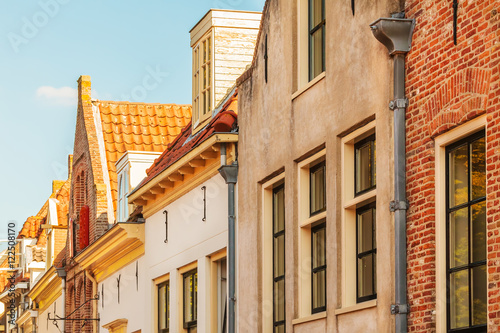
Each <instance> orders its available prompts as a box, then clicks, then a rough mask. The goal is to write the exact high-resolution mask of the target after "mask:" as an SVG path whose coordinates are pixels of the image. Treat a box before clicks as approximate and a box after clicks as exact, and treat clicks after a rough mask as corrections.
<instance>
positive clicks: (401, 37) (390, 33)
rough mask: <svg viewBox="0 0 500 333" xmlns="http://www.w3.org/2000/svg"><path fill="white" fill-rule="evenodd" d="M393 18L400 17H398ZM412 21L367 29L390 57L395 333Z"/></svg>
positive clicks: (402, 322) (399, 327) (402, 324)
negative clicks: (392, 57) (391, 68)
mask: <svg viewBox="0 0 500 333" xmlns="http://www.w3.org/2000/svg"><path fill="white" fill-rule="evenodd" d="M397 16H400V17H401V16H402V17H404V15H401V14H398V15H397ZM414 26H415V21H414V20H411V19H404V18H397V17H392V18H380V19H378V20H377V21H375V22H373V23H372V24H371V25H370V28H371V29H372V32H373V35H374V36H375V38H377V39H378V40H379V41H380V42H381V43H382V44H384V45H385V46H386V47H387V49H388V50H389V54H390V55H394V100H393V101H391V102H390V103H389V107H390V108H391V110H394V201H392V202H391V205H390V209H391V211H392V212H394V229H395V249H394V251H395V301H396V304H393V305H391V313H392V314H394V315H396V333H406V332H407V330H408V318H407V315H408V312H409V307H408V304H407V297H406V294H407V289H406V265H407V263H406V250H407V247H406V210H407V209H408V203H407V199H406V107H407V105H408V100H407V99H406V97H405V55H406V53H408V52H409V51H410V47H411V38H412V35H413V29H414Z"/></svg>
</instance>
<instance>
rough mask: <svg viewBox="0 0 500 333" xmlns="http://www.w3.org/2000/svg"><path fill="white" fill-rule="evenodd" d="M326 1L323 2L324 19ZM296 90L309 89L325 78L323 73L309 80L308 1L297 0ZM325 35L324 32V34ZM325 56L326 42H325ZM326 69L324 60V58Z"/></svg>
mask: <svg viewBox="0 0 500 333" xmlns="http://www.w3.org/2000/svg"><path fill="white" fill-rule="evenodd" d="M327 5H328V1H325V18H326V13H327V11H326V8H327ZM297 29H298V31H297V37H298V43H297V47H298V50H297V66H298V68H297V69H298V70H297V75H298V77H297V83H298V84H297V88H298V89H297V90H298V92H302V90H304V89H307V88H309V87H310V86H312V85H314V84H315V83H316V82H318V81H320V80H321V79H323V78H324V77H325V71H323V72H322V73H320V74H319V75H317V76H316V77H314V78H312V79H310V77H309V51H310V50H309V0H297ZM325 34H326V32H325ZM325 54H326V41H325ZM325 67H326V58H325ZM297 95H298V94H297Z"/></svg>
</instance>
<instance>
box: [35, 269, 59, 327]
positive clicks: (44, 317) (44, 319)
mask: <svg viewBox="0 0 500 333" xmlns="http://www.w3.org/2000/svg"><path fill="white" fill-rule="evenodd" d="M57 279H59V278H58V277H57ZM63 308H64V303H63V299H62V295H59V297H57V299H56V300H55V302H53V303H52V304H51V305H50V306H48V307H47V308H46V309H45V310H44V311H42V312H39V313H38V319H37V327H38V331H37V332H38V333H60V332H61V331H60V330H59V329H58V328H57V326H56V325H54V321H53V320H48V315H49V314H50V318H54V317H55V315H58V316H59V317H62V315H63ZM57 325H59V328H62V327H63V322H62V321H61V320H58V321H57Z"/></svg>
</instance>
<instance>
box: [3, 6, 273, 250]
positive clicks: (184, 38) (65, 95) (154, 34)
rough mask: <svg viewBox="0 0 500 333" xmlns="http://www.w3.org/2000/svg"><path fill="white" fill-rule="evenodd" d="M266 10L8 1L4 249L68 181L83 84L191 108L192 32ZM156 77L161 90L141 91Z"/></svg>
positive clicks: (117, 96) (101, 95)
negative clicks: (58, 183) (218, 19)
mask: <svg viewBox="0 0 500 333" xmlns="http://www.w3.org/2000/svg"><path fill="white" fill-rule="evenodd" d="M264 2H265V1H264V0H182V1H181V0H145V1H144V0H143V1H139V0H136V1H132V0H121V1H109V0H108V1H103V0H85V1H81V0H80V1H77V0H23V1H0V126H1V130H0V156H1V157H0V161H1V162H0V209H1V214H0V216H1V217H0V239H5V238H6V236H7V225H8V223H9V222H15V223H16V225H17V227H16V230H20V228H21V227H22V224H23V223H24V221H26V219H27V218H28V217H29V216H33V215H36V214H37V213H38V211H39V210H40V209H41V208H42V206H43V204H44V203H45V201H46V200H47V199H48V197H49V196H50V194H51V192H52V180H54V179H60V180H65V179H67V158H68V155H69V154H71V153H72V151H73V143H74V132H75V124H76V111H77V110H76V103H77V91H76V88H77V82H76V81H77V79H78V78H79V76H80V75H90V76H91V80H92V97H93V98H96V99H100V100H115V101H121V100H128V101H131V102H153V103H178V104H186V103H189V104H190V103H191V48H190V46H189V42H190V38H189V30H191V28H192V27H193V26H194V25H195V24H196V23H197V22H198V21H199V20H200V19H201V18H202V17H203V16H204V15H205V13H206V12H207V11H208V10H209V9H210V8H220V9H236V10H251V11H262V9H263V6H264ZM152 72H153V73H156V74H157V76H156V77H157V82H158V84H157V85H156V88H154V89H150V90H145V89H142V88H141V87H142V81H143V79H144V77H146V76H147V75H149V74H150V73H152ZM1 247H2V246H1V245H0V248H1Z"/></svg>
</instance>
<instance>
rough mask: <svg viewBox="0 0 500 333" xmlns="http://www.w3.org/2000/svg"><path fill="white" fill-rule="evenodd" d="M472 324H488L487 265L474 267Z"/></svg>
mask: <svg viewBox="0 0 500 333" xmlns="http://www.w3.org/2000/svg"><path fill="white" fill-rule="evenodd" d="M471 286H472V325H481V324H486V313H487V311H486V310H487V308H486V299H487V291H486V286H487V282H486V265H482V266H479V267H475V268H473V269H472V284H471Z"/></svg>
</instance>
